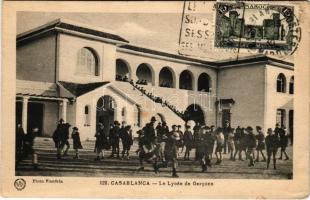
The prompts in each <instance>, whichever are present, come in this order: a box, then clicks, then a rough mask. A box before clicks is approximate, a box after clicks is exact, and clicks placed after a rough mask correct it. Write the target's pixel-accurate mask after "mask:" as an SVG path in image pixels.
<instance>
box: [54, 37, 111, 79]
mask: <svg viewBox="0 0 310 200" xmlns="http://www.w3.org/2000/svg"><path fill="white" fill-rule="evenodd" d="M83 47H88V48H91V49H92V50H94V51H95V52H96V54H97V57H98V59H99V76H95V75H85V74H80V73H78V71H77V58H78V51H79V50H80V49H82V48H83ZM115 52H116V47H115V45H112V44H107V43H103V42H99V41H94V40H89V39H84V38H80V37H76V36H70V35H66V34H60V35H59V52H58V54H59V64H58V71H59V77H58V80H60V81H68V82H75V83H89V82H100V81H111V80H114V78H115Z"/></svg>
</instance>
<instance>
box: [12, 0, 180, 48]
mask: <svg viewBox="0 0 310 200" xmlns="http://www.w3.org/2000/svg"><path fill="white" fill-rule="evenodd" d="M180 6H181V8H182V5H181V4H180ZM57 18H64V19H68V20H71V21H76V22H80V23H83V24H89V25H91V26H96V27H100V28H103V29H105V30H107V31H111V32H115V33H117V34H119V35H120V36H122V37H124V38H125V39H127V40H129V41H130V43H132V44H138V45H142V46H145V47H150V48H156V49H162V50H166V51H169V52H174V53H176V52H177V49H178V41H179V34H180V27H181V20H182V13H160V14H157V13H91V14H90V13H57V12H18V13H17V34H18V33H22V32H24V31H27V30H30V29H32V28H35V27H37V26H40V25H43V24H45V23H47V22H49V21H53V20H55V19H57Z"/></svg>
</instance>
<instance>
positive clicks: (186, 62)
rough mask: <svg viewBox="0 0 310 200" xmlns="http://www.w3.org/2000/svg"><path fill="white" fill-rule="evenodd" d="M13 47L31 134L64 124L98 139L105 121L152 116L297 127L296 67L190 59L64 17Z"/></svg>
mask: <svg viewBox="0 0 310 200" xmlns="http://www.w3.org/2000/svg"><path fill="white" fill-rule="evenodd" d="M16 42H17V46H16V48H17V55H16V85H17V87H16V123H20V124H22V126H23V128H24V130H27V131H29V130H30V129H31V128H33V127H38V128H39V130H40V135H42V136H51V135H52V134H53V131H54V130H55V128H56V125H57V122H58V120H59V119H60V118H63V119H64V120H65V121H66V122H68V123H70V124H71V125H72V127H73V126H77V127H78V128H79V130H80V134H81V138H82V139H87V138H88V139H94V134H95V132H96V127H97V124H98V123H99V122H102V123H103V124H104V125H105V127H106V128H107V129H108V128H109V126H110V124H112V123H113V121H114V120H118V121H119V122H122V121H125V122H126V123H127V124H129V125H131V126H132V128H133V130H134V131H136V130H138V129H140V128H142V127H143V126H144V125H145V124H146V123H147V122H149V121H150V119H151V117H152V116H155V117H156V118H157V120H158V121H166V122H167V123H168V125H169V126H170V125H172V124H180V125H183V124H184V123H185V121H186V120H194V121H196V122H200V123H204V124H206V125H215V126H222V123H223V121H225V120H229V121H230V122H231V125H232V127H236V126H238V125H240V126H253V127H255V126H257V125H259V126H262V127H263V128H264V129H265V130H266V129H267V128H269V127H271V128H274V127H275V124H276V123H280V124H282V125H284V126H286V127H287V128H288V130H292V128H293V113H294V109H293V97H294V96H293V94H294V64H293V63H290V62H285V61H282V60H278V59H275V58H272V57H268V56H265V55H255V56H251V57H243V58H240V59H238V60H221V59H220V56H219V60H218V61H209V60H206V59H197V58H192V57H186V56H181V55H178V54H174V53H169V52H165V51H161V50H155V49H152V48H148V47H147V48H146V47H141V46H137V45H133V44H131V43H130V42H129V41H127V40H126V39H125V38H123V37H121V36H119V35H117V34H114V33H110V32H106V31H104V30H102V29H100V28H98V27H91V26H89V25H84V24H79V23H76V22H71V21H67V20H62V19H57V20H55V21H52V22H50V23H47V24H44V25H42V26H40V27H37V28H35V29H32V30H29V31H27V32H24V33H21V34H19V35H17V38H16ZM130 80H132V83H130V82H129V81H130ZM133 84H134V85H137V86H138V87H139V88H138V89H137V87H133ZM142 88H143V89H142ZM142 90H144V93H143V92H141V91H142ZM153 97H158V98H159V99H161V101H157V100H154V98H153ZM163 102H166V104H164V103H163Z"/></svg>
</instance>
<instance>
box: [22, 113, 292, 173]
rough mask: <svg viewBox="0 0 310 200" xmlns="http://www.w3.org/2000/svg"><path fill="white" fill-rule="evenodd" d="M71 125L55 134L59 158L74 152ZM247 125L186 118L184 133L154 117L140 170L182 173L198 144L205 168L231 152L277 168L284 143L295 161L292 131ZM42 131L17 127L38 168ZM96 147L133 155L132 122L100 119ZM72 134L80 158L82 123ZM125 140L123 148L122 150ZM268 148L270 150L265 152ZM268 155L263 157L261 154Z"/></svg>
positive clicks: (141, 137)
mask: <svg viewBox="0 0 310 200" xmlns="http://www.w3.org/2000/svg"><path fill="white" fill-rule="evenodd" d="M69 128H70V124H69V123H65V122H64V120H63V119H60V120H59V122H58V125H57V128H56V130H55V131H54V133H53V141H54V145H55V148H56V149H57V151H56V152H57V154H56V157H57V159H62V157H63V156H68V151H69V148H70V143H69ZM255 128H256V130H255V131H254V130H253V128H252V127H250V126H248V127H246V128H243V127H239V126H238V127H237V128H236V129H234V128H232V127H231V126H230V123H229V122H228V121H226V122H225V123H224V126H223V127H217V128H215V126H210V127H209V126H206V125H200V124H199V123H195V125H190V123H186V124H185V127H184V132H183V131H182V130H183V129H182V126H181V125H172V126H171V129H170V128H169V126H168V125H167V124H166V123H165V122H162V123H161V122H158V123H157V124H156V118H155V117H152V118H151V120H150V122H149V123H147V124H146V125H145V126H144V127H143V128H142V129H140V130H138V131H137V135H138V149H137V150H136V152H135V153H136V154H137V155H138V159H139V168H138V171H141V170H144V163H145V162H146V163H152V165H153V168H154V171H155V173H158V172H159V170H160V168H163V167H167V166H168V163H169V162H171V163H172V176H173V177H178V174H177V166H178V160H179V159H180V158H179V157H180V155H181V153H183V152H184V157H183V159H184V160H190V158H191V152H192V150H193V149H195V155H194V160H193V163H196V162H199V163H200V165H201V169H202V172H205V171H207V169H208V167H211V166H212V165H213V164H215V165H221V163H222V160H223V154H228V157H229V159H230V160H231V161H235V160H236V159H238V160H241V161H244V159H243V158H245V160H248V166H249V167H252V166H254V164H255V163H256V162H260V161H262V162H266V168H269V165H270V162H271V159H272V161H273V168H274V169H276V160H277V158H276V156H277V152H278V149H279V148H280V156H279V158H278V159H281V160H282V159H285V160H289V156H288V155H287V152H286V147H287V146H288V137H289V134H288V133H287V131H286V128H285V127H283V126H282V127H280V125H279V124H276V127H275V129H271V128H269V129H268V130H267V136H265V134H264V133H263V131H262V128H261V127H260V126H256V127H255ZM37 132H38V129H37V128H34V129H32V131H31V132H30V133H27V134H25V133H24V131H23V129H22V127H21V125H20V124H18V126H17V129H16V158H17V162H19V161H20V160H22V159H23V158H25V157H27V156H28V155H29V154H32V159H33V164H34V167H35V168H36V167H37V163H38V161H37V155H36V153H35V152H34V150H33V143H34V138H35V137H36V133H37ZM94 137H95V138H96V142H95V146H94V152H95V154H96V158H95V161H99V160H101V159H104V158H105V157H104V156H105V151H107V150H111V151H112V152H111V155H110V158H120V159H129V151H130V149H131V146H132V145H133V135H132V129H131V126H130V125H126V122H122V124H120V123H119V122H118V121H114V124H111V125H110V127H109V131H107V129H106V128H105V127H104V125H103V124H102V123H99V125H98V129H97V131H96V134H95V135H94ZM71 138H72V140H73V149H74V152H75V155H74V158H75V159H79V158H80V156H79V149H82V148H83V146H82V143H81V140H80V134H79V131H78V128H77V127H73V128H72V133H71ZM120 142H121V143H122V148H123V149H122V151H121V152H120ZM265 151H266V155H265ZM213 155H215V157H216V162H215V163H212V157H213ZM243 155H244V156H245V157H243ZM260 156H262V160H261V159H260Z"/></svg>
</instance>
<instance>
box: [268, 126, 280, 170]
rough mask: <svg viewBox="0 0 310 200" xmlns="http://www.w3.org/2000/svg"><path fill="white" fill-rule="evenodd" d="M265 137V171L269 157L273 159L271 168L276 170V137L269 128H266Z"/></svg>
mask: <svg viewBox="0 0 310 200" xmlns="http://www.w3.org/2000/svg"><path fill="white" fill-rule="evenodd" d="M267 134H268V135H267V136H266V139H265V141H266V148H267V169H268V168H269V163H270V159H271V156H272V157H273V168H274V169H276V155H277V151H278V137H277V135H276V134H274V133H273V131H272V129H271V128H268V131H267Z"/></svg>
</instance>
